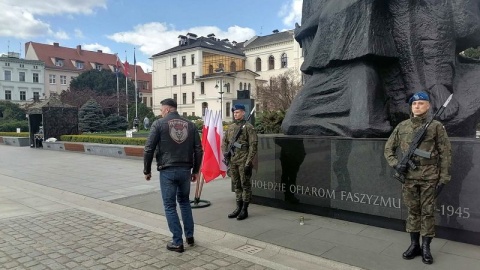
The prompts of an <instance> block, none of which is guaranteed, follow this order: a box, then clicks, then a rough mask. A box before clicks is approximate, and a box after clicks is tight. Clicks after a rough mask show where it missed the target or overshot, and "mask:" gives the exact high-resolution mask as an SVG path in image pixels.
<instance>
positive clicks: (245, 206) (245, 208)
mask: <svg viewBox="0 0 480 270" xmlns="http://www.w3.org/2000/svg"><path fill="white" fill-rule="evenodd" d="M248 204H249V202H244V203H243V207H242V211H240V214H238V216H237V220H244V219H246V218H247V217H248Z"/></svg>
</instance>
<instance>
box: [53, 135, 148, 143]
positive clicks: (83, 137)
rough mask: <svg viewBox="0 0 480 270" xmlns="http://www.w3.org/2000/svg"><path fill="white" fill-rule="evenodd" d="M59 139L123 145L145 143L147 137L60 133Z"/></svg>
mask: <svg viewBox="0 0 480 270" xmlns="http://www.w3.org/2000/svg"><path fill="white" fill-rule="evenodd" d="M60 140H61V141H66V142H89V143H103V144H124V145H145V142H146V141H147V138H126V137H123V138H120V137H107V136H90V135H62V136H60Z"/></svg>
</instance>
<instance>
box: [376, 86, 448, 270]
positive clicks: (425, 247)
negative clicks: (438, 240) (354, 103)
mask: <svg viewBox="0 0 480 270" xmlns="http://www.w3.org/2000/svg"><path fill="white" fill-rule="evenodd" d="M409 104H410V106H411V112H412V113H411V115H412V117H411V118H410V119H408V120H405V121H403V122H401V123H400V124H398V125H397V127H396V128H395V129H394V130H393V132H392V134H391V135H390V137H389V138H388V140H387V143H386V144H385V153H384V154H385V158H386V159H387V162H388V164H389V165H390V166H392V167H398V166H402V165H400V164H399V159H400V157H398V156H397V154H396V153H397V152H396V150H397V148H400V152H402V153H406V152H407V151H408V148H409V146H410V144H411V143H412V140H413V138H414V136H415V134H416V133H417V131H418V130H419V129H421V128H422V127H423V126H425V124H426V122H427V121H428V116H429V114H428V112H429V109H430V98H429V96H428V94H427V93H425V92H418V93H416V94H415V95H413V96H412V97H411V98H410V100H409ZM418 148H419V149H420V150H424V151H426V152H430V153H431V158H424V157H420V156H416V155H415V156H414V157H413V158H412V160H411V161H412V162H413V163H414V164H415V165H416V167H417V168H416V169H412V168H410V167H409V168H408V170H407V173H406V177H405V183H404V184H403V185H402V196H403V201H404V203H405V205H406V206H407V209H408V216H407V220H406V231H407V232H409V233H410V240H411V244H410V246H409V247H408V249H407V250H406V251H405V252H404V253H403V255H402V257H403V258H404V259H406V260H411V259H413V258H415V257H416V256H420V255H421V256H422V261H423V263H425V264H432V263H433V257H432V254H431V252H430V243H431V241H432V238H433V237H434V236H435V216H434V214H435V201H436V198H437V196H438V195H439V194H440V192H441V191H442V189H443V187H444V185H445V184H446V183H448V182H449V181H450V178H451V177H450V166H451V144H450V141H449V139H448V135H447V132H446V131H445V128H444V126H443V125H442V123H440V122H438V121H436V120H433V121H432V123H431V124H430V125H429V126H428V127H427V132H426V134H425V137H424V139H423V141H422V142H421V144H420V145H419V147H418ZM405 169H406V168H397V171H405ZM420 235H421V236H422V245H421V247H420Z"/></svg>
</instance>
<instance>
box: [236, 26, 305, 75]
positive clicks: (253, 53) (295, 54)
mask: <svg viewBox="0 0 480 270" xmlns="http://www.w3.org/2000/svg"><path fill="white" fill-rule="evenodd" d="M243 51H244V53H245V57H246V58H247V61H246V68H247V69H250V70H254V71H255V72H256V73H258V74H259V75H260V77H259V78H258V79H261V80H264V81H268V80H269V79H270V77H275V76H278V75H280V74H282V73H285V72H286V71H287V70H288V69H294V70H296V71H298V74H300V66H301V65H302V63H303V55H302V49H301V48H300V45H299V44H298V42H296V41H295V39H294V35H293V30H288V31H284V32H278V31H277V30H275V31H273V33H272V34H271V35H267V36H254V37H253V38H251V39H250V40H248V41H246V42H245V44H243Z"/></svg>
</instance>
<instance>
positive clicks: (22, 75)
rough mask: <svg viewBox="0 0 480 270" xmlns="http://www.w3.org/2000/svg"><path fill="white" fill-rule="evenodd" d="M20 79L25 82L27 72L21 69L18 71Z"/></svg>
mask: <svg viewBox="0 0 480 270" xmlns="http://www.w3.org/2000/svg"><path fill="white" fill-rule="evenodd" d="M18 80H19V81H21V82H24V81H25V72H23V71H20V72H19V73H18Z"/></svg>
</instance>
